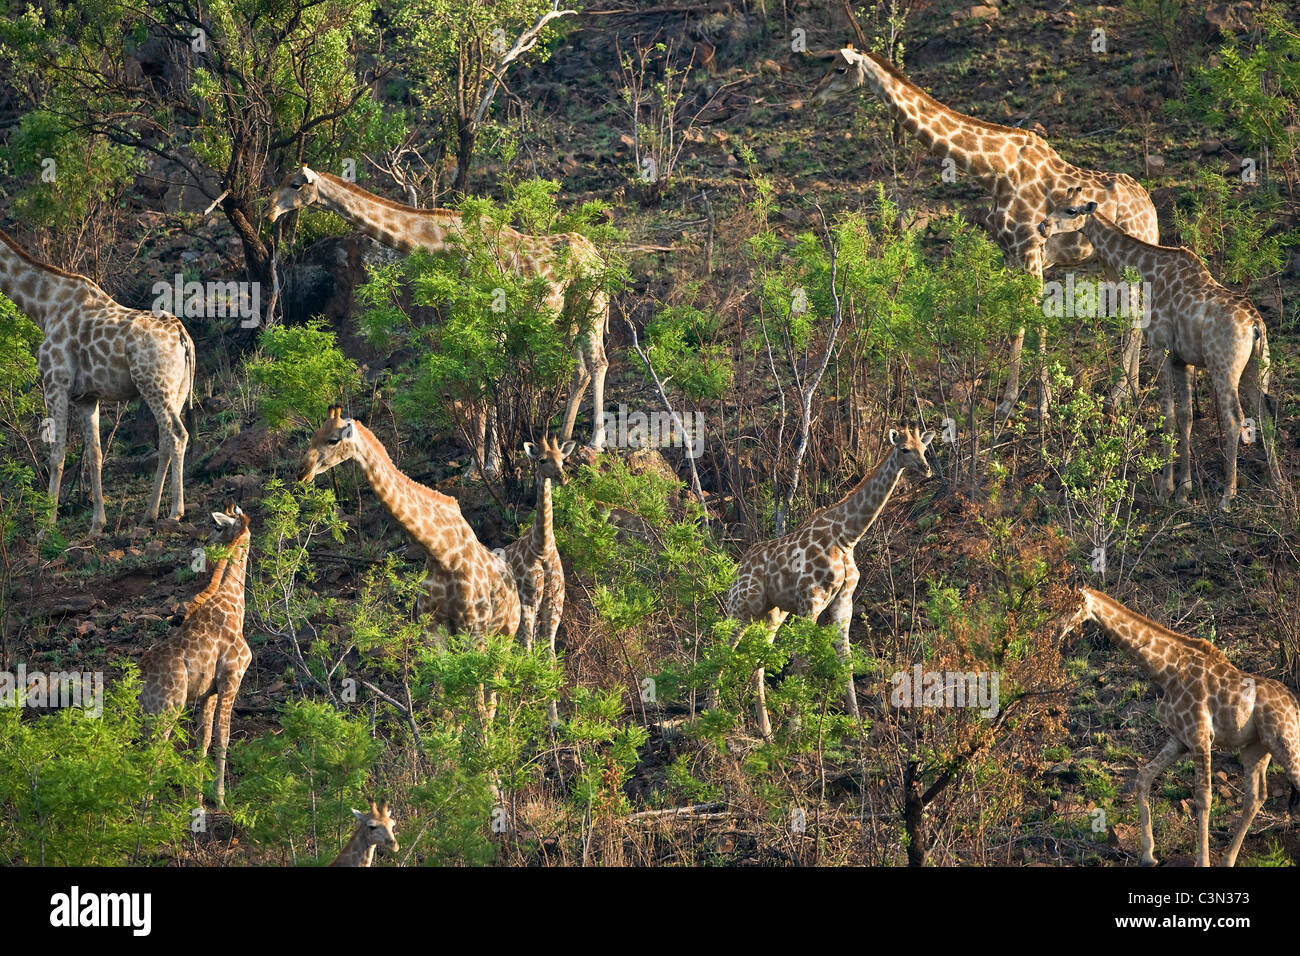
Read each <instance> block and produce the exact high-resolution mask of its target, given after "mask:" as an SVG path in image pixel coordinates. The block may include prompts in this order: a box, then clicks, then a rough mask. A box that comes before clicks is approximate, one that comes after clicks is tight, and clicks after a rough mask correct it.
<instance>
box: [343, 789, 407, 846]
mask: <svg viewBox="0 0 1300 956" xmlns="http://www.w3.org/2000/svg"><path fill="white" fill-rule="evenodd" d="M352 815H353V816H354V817H356V820H357V826H359V827H360V828H361V833H362V835H363V836H364V837H365V841H366V845H367V846H373V847H378V848H379V849H381V850H388V851H390V852H392V853H396V852H397V851H399V850H400V849H401V847H400V846H398V845H397V834H395V833H393V826H394V824H396V823H397V820H396V819H395V818H394V817H393V815H392V814H391V813H389V812H388V801H387V800H384V801H383V802H381V803H380V804H379V806H378V807H376V806H375V801H373V800H371V801H370V812H369V813H362V812H361V811H360V810H353V811H352Z"/></svg>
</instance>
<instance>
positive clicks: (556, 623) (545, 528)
mask: <svg viewBox="0 0 1300 956" xmlns="http://www.w3.org/2000/svg"><path fill="white" fill-rule="evenodd" d="M573 449H574V443H573V442H571V441H566V442H565V443H564V444H563V445H561V444H560V443H559V442H558V441H556V440H555V439H549V440H548V439H547V438H545V437H543V438H542V445H541V449H540V450H539V449H538V448H537V446H536V445H534V444H533V443H532V442H525V443H524V453H525V454H527V455H528V457H529V458H531V459H532V460H533V461H534V462H535V463H536V465H537V510H536V512H534V514H533V525H532V527H531V528H530V529H529V530H528V533H527V534H525V535H523V536H522V537H521V538H519V540H517V541H514V542H512V543H511V544H509V545H507V546H506V548H505V549H504V551H505V559H506V563H507V564H508V565H510V570H511V571H512V572H513V573H514V576H515V586H516V588H517V589H518V591H519V604H520V608H521V614H520V621H519V633H520V635H521V636H522V637H523V639H524V646H525V647H527V648H528V649H529V650H532V649H533V641H534V639H535V638H537V637H544V638H545V639H546V640H547V641H548V642H549V644H550V648H551V659H552V660H554V659H555V634H556V632H557V631H558V630H559V629H560V618H561V617H562V616H563V614H564V564H563V563H562V562H561V561H560V552H559V551H557V550H556V548H555V528H554V526H553V524H552V518H551V481H552V480H555V481H558V482H559V483H560V484H564V462H565V460H566V459H567V458H568V457H569V456H570V455H571V454H573ZM548 714H549V716H550V721H551V724H552V726H554V725H555V724H557V723H558V722H559V712H558V709H557V707H556V703H555V701H551V702H550V704H549V706H548Z"/></svg>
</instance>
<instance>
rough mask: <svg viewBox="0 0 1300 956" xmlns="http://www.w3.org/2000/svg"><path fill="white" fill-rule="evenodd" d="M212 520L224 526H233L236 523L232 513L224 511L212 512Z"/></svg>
mask: <svg viewBox="0 0 1300 956" xmlns="http://www.w3.org/2000/svg"><path fill="white" fill-rule="evenodd" d="M212 520H213V521H215V522H216V523H217V524H219V525H221V527H223V528H231V527H234V525H235V519H234V518H232V517H230V515H228V514H226V513H225V512H224V511H214V512H212Z"/></svg>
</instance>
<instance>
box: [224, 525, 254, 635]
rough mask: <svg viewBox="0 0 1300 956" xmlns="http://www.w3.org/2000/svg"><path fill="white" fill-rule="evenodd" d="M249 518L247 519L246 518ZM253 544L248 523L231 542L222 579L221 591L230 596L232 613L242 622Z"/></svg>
mask: <svg viewBox="0 0 1300 956" xmlns="http://www.w3.org/2000/svg"><path fill="white" fill-rule="evenodd" d="M245 520H247V519H245ZM251 545H252V535H251V534H250V533H249V530H248V525H247V524H245V525H244V530H243V531H241V532H240V533H239V536H238V537H237V538H235V540H234V541H233V542H231V544H230V557H229V559H228V560H227V561H226V573H225V575H224V576H223V577H222V579H221V585H220V588H219V593H221V594H228V595H229V596H230V599H231V602H232V607H231V614H232V615H233V616H234V617H235V618H236V619H237V620H239V621H240V622H241V623H242V622H243V620H244V576H245V574H246V573H247V571H248V552H249V548H250V546H251Z"/></svg>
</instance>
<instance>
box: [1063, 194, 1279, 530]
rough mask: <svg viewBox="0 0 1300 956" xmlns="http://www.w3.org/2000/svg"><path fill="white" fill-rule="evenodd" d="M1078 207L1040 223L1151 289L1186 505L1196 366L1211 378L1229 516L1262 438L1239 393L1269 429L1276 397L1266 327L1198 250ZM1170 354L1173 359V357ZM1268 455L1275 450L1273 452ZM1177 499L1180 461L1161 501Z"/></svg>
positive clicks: (1154, 350) (1153, 339)
mask: <svg viewBox="0 0 1300 956" xmlns="http://www.w3.org/2000/svg"><path fill="white" fill-rule="evenodd" d="M1070 200H1071V202H1070V203H1069V204H1067V205H1065V206H1062V207H1061V208H1059V209H1056V210H1053V211H1052V212H1051V213H1050V214H1049V215H1048V216H1047V218H1045V219H1044V220H1043V221H1042V222H1041V223H1040V224H1039V227H1038V228H1039V231H1040V233H1041V234H1042V235H1043V236H1045V237H1051V236H1055V235H1058V234H1062V233H1074V232H1080V233H1082V234H1083V235H1084V236H1086V237H1087V239H1088V241H1089V242H1090V243H1091V244H1092V246H1093V248H1094V249H1095V250H1096V254H1097V255H1098V257H1099V258H1101V259H1102V260H1103V261H1105V262H1106V263H1107V264H1108V265H1109V267H1110V269H1111V270H1112V271H1114V272H1123V271H1124V269H1126V268H1133V269H1134V270H1136V271H1137V272H1138V273H1140V274H1141V276H1142V278H1143V280H1145V282H1147V283H1149V288H1150V293H1149V295H1148V296H1147V298H1149V300H1150V301H1148V302H1144V303H1143V307H1144V309H1145V310H1146V314H1145V316H1144V321H1145V324H1146V325H1147V326H1148V329H1147V334H1148V336H1149V339H1150V353H1149V355H1148V361H1150V362H1151V364H1152V365H1154V366H1155V367H1156V371H1157V375H1158V377H1159V381H1160V386H1161V404H1162V407H1163V409H1164V416H1165V427H1166V428H1167V429H1169V430H1170V431H1172V430H1173V429H1174V428H1175V405H1177V429H1178V457H1179V458H1180V459H1181V463H1182V469H1181V478H1180V479H1179V482H1178V493H1177V496H1176V498H1175V503H1176V504H1186V502H1187V493H1188V489H1190V488H1191V485H1192V463H1191V455H1190V451H1191V440H1192V380H1191V375H1190V373H1189V371H1188V366H1204V367H1205V368H1206V370H1207V371H1208V372H1209V373H1210V381H1211V384H1212V385H1213V387H1214V393H1215V400H1216V402H1217V404H1218V407H1219V422H1220V424H1221V426H1222V429H1223V456H1224V489H1223V497H1222V498H1221V499H1220V501H1219V508H1220V509H1221V510H1223V511H1228V510H1229V509H1230V507H1231V504H1232V499H1233V497H1234V496H1235V495H1236V493H1237V442H1238V441H1239V440H1240V441H1243V442H1245V443H1246V444H1251V443H1252V442H1253V441H1254V434H1253V432H1254V431H1255V429H1254V428H1252V427H1246V426H1248V425H1249V420H1248V419H1246V418H1245V417H1244V415H1243V414H1242V407H1241V396H1240V394H1239V389H1240V390H1244V391H1245V393H1246V399H1247V404H1248V406H1250V407H1251V408H1252V409H1253V411H1254V414H1255V419H1254V421H1255V424H1256V425H1257V426H1260V427H1262V423H1263V411H1264V407H1265V401H1267V402H1268V403H1269V404H1270V406H1271V403H1272V400H1271V399H1270V398H1269V396H1268V380H1269V354H1268V335H1267V332H1266V331H1265V328H1264V320H1263V318H1261V317H1260V314H1259V312H1258V311H1256V309H1255V306H1254V305H1253V304H1251V302H1250V300H1248V299H1247V298H1246V297H1245V296H1242V295H1238V294H1237V293H1235V292H1232V291H1230V290H1228V289H1225V288H1224V287H1223V286H1221V285H1219V283H1218V282H1216V281H1215V280H1214V277H1213V276H1212V275H1210V270H1209V269H1207V268H1205V264H1204V263H1202V262H1201V259H1200V257H1199V256H1197V255H1196V253H1194V252H1192V250H1190V249H1187V248H1182V247H1174V246H1157V245H1153V244H1151V243H1148V242H1143V241H1142V240H1141V239H1138V238H1136V237H1134V236H1131V235H1129V234H1127V233H1126V232H1124V230H1122V229H1121V228H1119V227H1118V226H1117V225H1116V224H1115V223H1114V222H1113V221H1112V220H1111V219H1109V218H1108V217H1107V216H1106V215H1105V214H1103V213H1102V211H1101V209H1100V208H1099V207H1098V205H1097V203H1096V202H1091V201H1090V202H1087V203H1079V204H1077V205H1076V204H1075V203H1077V202H1078V200H1077V198H1076V197H1075V196H1074V195H1071V197H1070ZM1166 352H1167V353H1168V356H1167V357H1166V354H1165V353H1166ZM1265 452H1266V454H1267V448H1266V449H1265ZM1173 494H1174V462H1173V459H1170V461H1169V462H1168V463H1167V464H1166V465H1165V472H1164V477H1163V480H1162V482H1161V487H1160V495H1161V497H1162V498H1164V499H1168V498H1169V497H1170V496H1171V495H1173Z"/></svg>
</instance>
